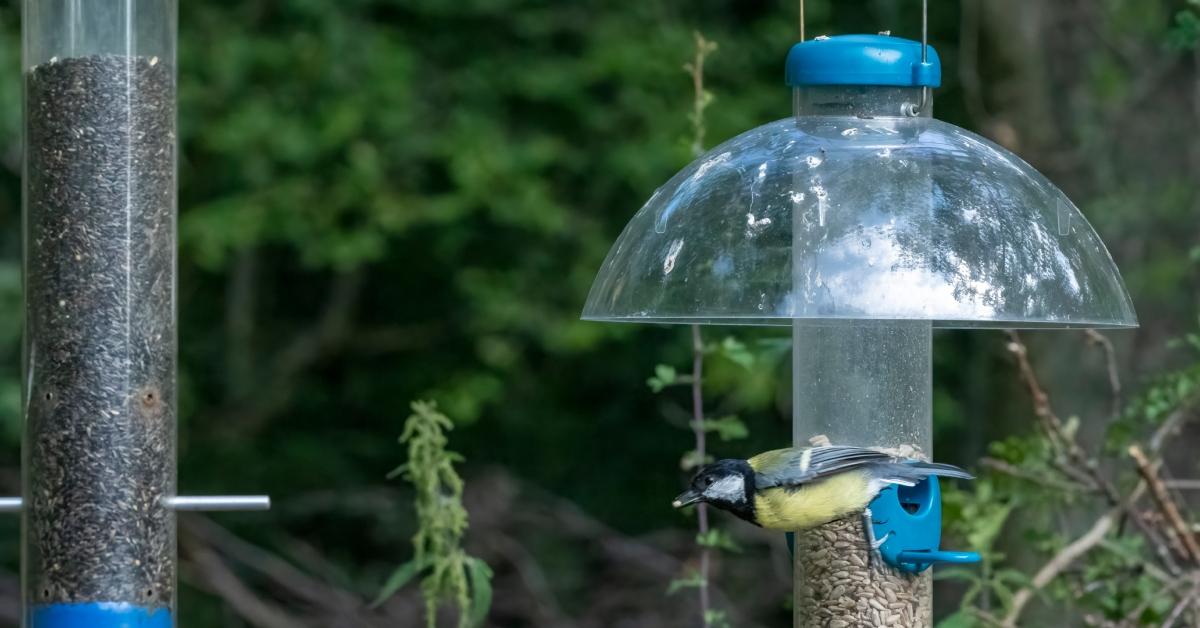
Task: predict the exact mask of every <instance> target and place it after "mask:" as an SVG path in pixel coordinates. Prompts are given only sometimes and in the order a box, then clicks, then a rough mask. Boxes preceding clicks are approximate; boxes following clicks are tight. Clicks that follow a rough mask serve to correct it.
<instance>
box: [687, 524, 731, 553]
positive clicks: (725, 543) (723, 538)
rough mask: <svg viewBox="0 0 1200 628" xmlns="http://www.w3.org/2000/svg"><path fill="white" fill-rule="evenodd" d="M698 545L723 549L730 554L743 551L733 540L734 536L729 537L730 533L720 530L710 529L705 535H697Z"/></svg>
mask: <svg viewBox="0 0 1200 628" xmlns="http://www.w3.org/2000/svg"><path fill="white" fill-rule="evenodd" d="M696 544H697V545H699V546H701V547H711V548H713V549H723V550H727V551H730V552H740V551H742V548H741V546H739V545H738V544H737V542H735V541H734V540H733V537H732V536H729V533H728V532H726V531H724V530H721V529H718V528H710V529H709V530H708V532H705V533H704V534H697V535H696Z"/></svg>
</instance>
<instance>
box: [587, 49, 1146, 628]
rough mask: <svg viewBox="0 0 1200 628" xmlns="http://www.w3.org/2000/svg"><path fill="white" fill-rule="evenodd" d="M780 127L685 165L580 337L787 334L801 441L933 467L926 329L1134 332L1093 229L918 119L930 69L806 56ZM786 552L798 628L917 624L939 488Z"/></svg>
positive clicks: (1014, 170)
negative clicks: (696, 330)
mask: <svg viewBox="0 0 1200 628" xmlns="http://www.w3.org/2000/svg"><path fill="white" fill-rule="evenodd" d="M786 79H787V84H788V85H789V86H790V87H791V88H792V96H793V115H792V116H791V117H789V118H786V119H783V120H779V121H777V122H773V123H770V124H767V125H764V126H761V127H758V128H756V129H753V130H751V131H748V132H746V133H743V134H741V135H739V136H737V137H735V138H733V139H731V140H729V141H727V142H725V143H724V144H721V145H720V146H717V147H716V148H714V149H713V150H711V151H709V152H708V153H706V154H704V155H702V156H701V157H699V158H698V159H696V161H694V162H693V163H691V164H690V165H688V166H687V167H686V168H684V169H683V170H682V171H680V172H679V173H678V174H676V175H675V176H674V177H673V178H671V179H670V180H669V181H668V182H667V183H666V184H665V185H663V186H662V187H661V188H659V189H658V190H657V191H656V192H655V193H654V195H653V196H652V197H651V198H650V200H649V201H648V202H647V203H646V204H645V206H643V207H642V208H641V210H640V211H638V212H637V214H636V215H634V216H633V218H632V219H631V220H630V222H629V224H628V225H627V226H626V227H625V230H624V231H623V232H622V233H621V235H620V237H619V238H618V239H617V241H616V243H615V244H614V245H613V247H612V249H611V251H610V252H609V254H608V257H607V258H606V259H605V261H604V264H603V266H602V267H601V269H600V272H599V274H598V276H597V277H596V280H595V283H594V284H593V286H592V290H591V293H590V294H589V295H588V299H587V303H586V305H585V307H584V312H583V318H585V319H588V320H599V321H617V322H642V323H691V324H723V325H779V326H786V327H791V330H792V337H793V371H792V377H793V380H792V385H793V410H792V412H793V439H794V444H795V445H796V446H807V445H809V444H810V439H812V438H814V437H818V436H820V437H822V438H823V439H828V441H830V442H831V443H832V444H834V445H857V446H864V447H875V448H884V449H888V450H893V451H897V452H898V453H902V454H904V455H909V456H915V457H924V458H928V457H930V456H931V455H932V435H931V432H932V425H931V406H932V403H931V386H932V372H931V357H930V356H931V351H932V345H931V337H932V332H933V330H934V329H935V328H964V327H966V328H1065V327H1097V328H1121V327H1132V326H1136V324H1137V322H1136V317H1135V314H1134V310H1133V306H1132V304H1131V302H1130V299H1129V295H1128V294H1127V293H1126V291H1125V288H1124V285H1123V283H1122V281H1121V277H1120V274H1119V273H1118V271H1117V268H1116V266H1115V265H1114V263H1113V261H1112V258H1111V257H1110V256H1109V254H1108V251H1107V250H1106V249H1105V247H1104V244H1103V243H1102V242H1101V241H1100V238H1099V237H1098V236H1097V235H1096V233H1095V231H1093V229H1092V228H1091V226H1089V224H1088V222H1087V220H1085V219H1084V217H1083V215H1082V214H1081V213H1080V212H1079V210H1078V209H1077V208H1076V207H1075V205H1074V204H1072V203H1071V201H1070V200H1069V199H1067V197H1066V196H1065V195H1064V194H1063V193H1062V192H1061V191H1059V190H1058V188H1056V187H1055V186H1054V185H1053V184H1052V183H1050V181H1048V180H1047V179H1046V178H1045V177H1044V176H1042V175H1041V174H1039V173H1038V172H1037V171H1036V170H1034V169H1033V168H1032V167H1031V166H1029V165H1028V164H1026V163H1025V162H1024V161H1022V160H1021V159H1020V158H1019V157H1017V156H1016V155H1014V154H1012V153H1011V152H1009V151H1007V150H1005V149H1004V148H1001V147H1000V146H997V145H996V144H994V143H992V142H990V141H988V140H986V139H984V138H982V137H980V136H978V135H975V134H973V133H971V132H969V131H966V130H964V129H961V128H958V127H956V126H953V125H951V124H947V123H945V122H941V121H939V120H936V119H933V118H932V117H931V113H932V105H933V99H932V96H931V94H930V92H931V90H932V88H934V87H937V86H938V85H939V84H940V81H941V65H940V60H939V58H938V55H937V52H936V51H935V50H934V49H933V48H932V47H927V46H926V45H925V44H923V43H922V42H916V41H910V40H906V39H901V38H897V37H891V36H887V35H848V36H838V37H819V38H817V39H815V40H811V41H805V42H801V43H798V44H796V45H795V46H794V47H793V48H792V49H791V51H790V53H789V55H788V57H787V68H786ZM871 510H872V519H871V524H872V526H873V527H874V532H875V535H876V536H877V537H878V538H881V539H884V538H886V539H887V540H886V542H885V543H884V545H883V547H882V548H881V553H882V556H883V558H884V561H882V564H880V562H881V561H872V560H871V557H870V556H869V553H868V550H867V549H866V546H865V543H863V524H862V523H861V520H859V519H857V518H854V519H845V520H839V521H834V522H831V523H829V524H826V525H823V526H820V527H818V528H815V529H812V530H807V531H802V532H800V533H798V534H797V537H796V540H795V550H796V551H795V555H796V556H795V580H796V586H795V625H796V626H797V627H805V628H810V627H813V626H884V625H886V626H901V627H911V626H922V627H924V626H929V625H931V619H932V618H931V599H930V575H929V574H930V572H929V571H928V570H927V568H928V567H929V565H930V564H933V563H937V562H958V561H963V560H969V559H970V557H969V556H965V555H962V554H955V553H948V552H939V551H938V548H937V543H938V539H939V537H940V518H941V516H940V513H941V507H940V496H939V493H938V487H937V484H936V479H935V480H932V481H927V482H926V483H923V484H921V485H918V486H917V487H914V488H913V489H911V490H909V489H904V488H901V489H899V490H897V489H894V488H891V489H885V491H883V492H882V493H880V496H879V497H878V498H876V500H875V502H873V503H872V504H871Z"/></svg>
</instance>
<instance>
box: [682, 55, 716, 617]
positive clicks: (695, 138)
mask: <svg viewBox="0 0 1200 628" xmlns="http://www.w3.org/2000/svg"><path fill="white" fill-rule="evenodd" d="M694 37H695V41H696V48H695V53H694V56H693V57H692V62H691V63H689V64H687V65H685V66H684V69H685V70H686V71H687V72H688V73H689V74H691V76H692V115H691V118H692V153H693V155H695V156H696V157H699V156H700V154H701V153H703V152H704V132H705V129H704V110H705V109H706V108H707V107H708V104H709V102H710V101H711V96H710V95H709V94H708V92H707V91H705V89H704V61H705V59H706V58H708V55H709V54H711V53H712V52H713V51H715V50H716V49H717V45H716V44H715V43H713V42H710V41H708V40H707V39H705V38H704V35H701V34H700V33H699V32H696V33H694ZM691 380H692V381H691V385H692V433H693V435H694V436H695V442H696V459H697V460H698V461H700V464H704V460H705V457H706V456H707V453H708V452H707V442H706V440H707V439H706V436H707V430H706V429H705V425H704V337H703V335H702V334H701V333H700V326H699V325H692V372H691ZM696 519H697V527H698V529H699V534H700V538H704V537H707V536H708V505H707V504H703V503H702V504H700V505H698V506H697V507H696ZM711 554H712V551H711V549H710V548H709V547H708V546H707V545H704V546H702V547H701V548H700V574H699V575H700V583H699V594H700V625H701V626H707V625H708V620H709V611H710V609H711V607H712V602H711V599H710V595H709V588H708V576H709V571H710V566H711V563H712V555H711Z"/></svg>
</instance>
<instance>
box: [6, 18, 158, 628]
mask: <svg viewBox="0 0 1200 628" xmlns="http://www.w3.org/2000/svg"><path fill="white" fill-rule="evenodd" d="M175 29H176V4H175V0H122V1H103V2H99V1H95V0H25V3H24V70H25V164H24V168H25V178H24V182H25V183H24V185H25V188H24V212H25V220H24V224H25V226H24V229H25V230H24V241H25V290H26V300H25V304H26V305H25V307H26V315H25V320H26V328H25V356H24V364H25V380H24V393H23V403H24V413H25V433H24V448H23V456H24V479H23V482H24V498H25V507H24V510H23V518H24V526H23V530H24V540H23V547H24V557H23V558H24V560H23V582H24V602H25V608H26V610H25V619H24V621H25V625H26V626H32V627H35V628H55V627H59V626H83V625H87V626H96V627H98V628H103V627H105V626H132V625H137V626H154V627H165V626H172V625H173V624H174V620H173V614H174V613H173V609H174V605H175V589H176V564H175V563H176V543H175V517H174V515H173V513H172V511H171V510H170V509H169V508H168V507H167V505H166V503H167V498H169V497H171V496H173V495H174V494H175V469H176V462H175V450H176V447H175V440H176V427H175V422H176V416H175V395H176V313H175V309H176V306H175V266H176V262H175V259H176V257H175V256H176V253H175V215H176V133H175V117H176V104H175V103H176V97H175V32H176V31H175Z"/></svg>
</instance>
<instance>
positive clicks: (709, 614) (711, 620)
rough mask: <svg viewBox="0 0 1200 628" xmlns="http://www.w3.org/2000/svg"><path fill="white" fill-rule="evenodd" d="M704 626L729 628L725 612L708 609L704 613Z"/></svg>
mask: <svg viewBox="0 0 1200 628" xmlns="http://www.w3.org/2000/svg"><path fill="white" fill-rule="evenodd" d="M704 625H705V626H709V627H710V628H725V627H727V626H729V616H728V614H727V613H726V612H725V611H721V610H717V609H715V608H712V609H709V610H707V611H704Z"/></svg>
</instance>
